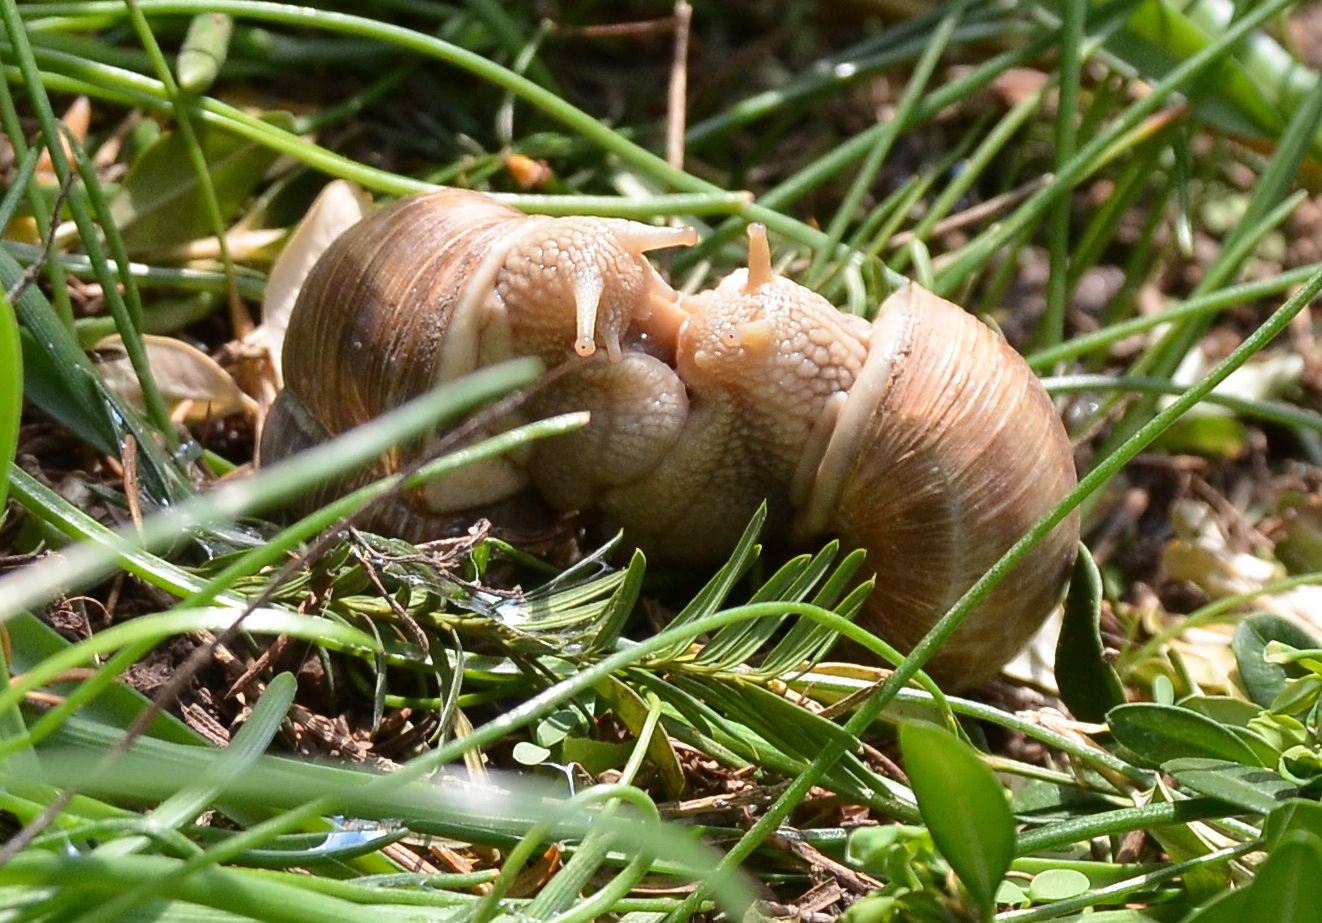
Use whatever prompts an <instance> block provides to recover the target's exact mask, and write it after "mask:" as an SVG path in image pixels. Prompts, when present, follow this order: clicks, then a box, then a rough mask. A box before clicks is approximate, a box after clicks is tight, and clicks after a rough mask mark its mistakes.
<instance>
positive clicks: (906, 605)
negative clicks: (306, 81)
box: [261, 190, 1079, 689]
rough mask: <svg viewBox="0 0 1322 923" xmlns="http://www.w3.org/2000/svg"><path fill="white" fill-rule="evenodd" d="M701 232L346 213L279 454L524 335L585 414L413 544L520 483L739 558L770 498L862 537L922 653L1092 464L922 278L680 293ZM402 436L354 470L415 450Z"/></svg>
mask: <svg viewBox="0 0 1322 923" xmlns="http://www.w3.org/2000/svg"><path fill="white" fill-rule="evenodd" d="M693 241H694V233H693V232H692V230H691V229H683V230H680V229H669V228H654V227H650V226H648V225H643V224H637V223H634V222H627V221H619V220H613V219H595V218H564V219H551V218H536V217H530V216H525V215H523V214H521V213H519V212H517V211H515V210H513V209H510V208H507V207H506V206H504V205H500V204H498V203H496V202H495V201H494V200H492V199H490V198H488V197H486V196H482V195H480V194H478V193H471V192H464V191H460V190H444V191H442V192H438V193H431V194H424V195H420V196H413V197H409V198H406V199H402V200H400V201H399V202H397V203H395V204H394V205H392V206H390V207H388V208H386V209H384V210H382V211H381V212H379V213H377V214H376V215H375V216H372V217H369V218H368V219H365V220H364V221H363V222H361V223H360V224H358V225H356V226H355V227H354V228H352V229H351V230H350V231H348V232H346V234H345V235H343V236H342V237H341V238H340V239H339V240H338V241H337V242H336V243H335V244H334V245H333V246H332V247H331V248H330V249H329V250H328V251H327V252H326V254H325V255H324V256H323V257H322V258H321V260H320V261H319V262H318V263H317V265H316V267H315V268H314V270H313V272H312V274H311V275H310V276H309V278H308V279H307V281H306V283H305V284H304V286H303V289H302V291H301V293H300V295H299V300H298V304H297V305H296V307H295V309H294V312H293V316H292V317H291V320H290V325H289V331H288V335H287V339H286V347H285V353H284V362H285V370H286V376H287V384H286V389H285V391H283V392H282V393H281V395H280V396H279V398H278V399H277V401H276V404H275V405H274V406H273V408H272V411H271V415H270V417H269V418H268V422H267V425H266V427H265V430H264V432H263V437H262V445H261V457H262V460H263V461H265V462H269V461H271V460H273V459H275V458H279V457H284V456H286V455H289V454H292V452H294V451H297V450H298V449H300V448H302V447H305V446H306V445H309V444H311V443H314V442H318V441H321V440H323V439H324V438H326V436H327V435H329V434H335V433H339V432H342V431H344V430H346V429H348V428H350V427H351V426H354V425H356V424H358V423H359V422H362V421H365V420H367V419H369V418H370V417H372V416H375V415H377V414H379V413H381V412H383V411H385V410H387V409H389V408H392V407H394V406H396V405H397V404H399V403H401V402H403V401H405V400H407V399H409V398H411V397H413V396H415V395H417V394H419V393H421V392H422V391H424V390H426V389H427V388H429V387H431V386H432V385H434V384H435V383H437V382H443V381H447V380H450V379H452V378H455V377H457V376H459V375H461V374H463V373H464V372H467V371H469V370H471V369H473V368H476V367H479V366H481V365H485V364H488V363H490V362H495V361H498V360H500V359H504V358H507V357H510V356H513V355H537V356H540V357H541V358H542V359H543V360H544V361H545V362H547V364H548V365H549V366H562V372H563V374H561V375H559V377H556V378H555V379H554V380H553V381H551V382H550V383H549V384H548V385H546V386H545V387H543V388H542V389H540V390H539V391H537V392H536V393H535V394H534V395H533V397H532V398H531V400H530V402H529V404H528V405H527V406H526V407H525V408H524V410H523V411H522V414H523V416H524V418H527V419H535V418H537V417H540V416H546V415H550V414H555V413H564V412H569V411H579V410H587V411H589V412H590V414H591V422H590V423H589V424H588V425H587V426H586V427H584V428H583V429H581V430H578V431H576V432H574V433H571V434H568V435H566V436H562V437H557V438H556V439H551V440H542V441H540V442H537V443H535V444H533V445H532V446H530V447H528V449H527V450H526V452H524V454H523V455H521V456H520V458H519V459H518V460H517V461H501V462H500V463H498V464H496V465H488V466H484V467H481V468H475V469H472V470H470V471H469V472H468V473H467V474H466V475H461V476H459V477H454V478H447V479H442V480H441V481H438V482H435V483H434V484H433V485H429V488H428V489H427V490H426V491H425V492H423V493H422V494H421V495H419V496H415V497H409V498H404V500H403V501H402V502H401V503H399V504H398V505H397V506H396V507H395V508H392V509H391V510H389V511H387V512H386V513H385V514H384V521H383V520H380V519H379V520H378V521H377V522H376V523H374V524H373V526H372V527H375V528H378V529H388V530H390V531H392V532H394V533H395V534H397V535H400V536H401V537H404V538H409V539H412V540H415V541H422V540H426V539H429V538H433V537H435V535H436V534H437V533H438V531H439V530H440V529H441V528H443V527H444V526H446V525H452V524H453V523H454V514H455V512H456V511H459V510H471V509H472V508H473V507H484V508H483V509H482V513H483V514H484V515H488V516H489V517H491V518H493V519H495V520H497V521H499V520H498V517H499V513H498V512H493V511H492V509H491V508H490V504H500V503H502V502H505V501H507V500H509V499H510V498H516V497H518V496H521V495H522V493H521V492H526V487H527V485H528V484H529V483H531V485H532V486H533V487H534V488H535V489H536V493H537V494H538V495H539V496H540V499H541V500H542V501H543V502H545V503H546V504H547V505H549V506H550V507H551V508H553V509H556V510H560V511H564V512H569V511H580V512H585V513H590V514H592V515H594V516H596V517H599V518H600V520H601V521H602V523H603V525H604V527H605V529H606V530H607V531H614V530H615V529H619V528H622V529H623V530H624V533H625V538H626V540H627V541H628V542H629V543H632V544H633V545H635V546H637V547H640V548H642V549H643V550H644V551H645V552H646V553H647V554H648V558H649V560H651V561H654V562H663V563H693V564H719V563H721V562H723V561H724V560H726V558H727V557H728V556H729V554H730V552H731V551H732V549H733V547H734V544H735V542H736V540H737V539H738V537H739V535H740V534H741V533H742V531H743V529H744V526H745V525H746V523H747V522H748V520H749V518H750V517H751V516H752V515H753V513H754V511H755V510H756V509H757V508H758V506H759V505H761V504H762V503H763V502H766V504H767V507H768V523H767V527H766V529H765V531H764V538H765V539H766V540H767V541H768V542H770V543H771V544H773V545H783V546H787V547H801V548H815V547H820V545H821V544H822V543H823V542H824V541H825V540H826V539H827V538H829V537H838V538H839V539H840V540H841V542H842V544H843V545H844V546H845V547H847V548H856V547H861V548H865V549H866V550H867V553H868V556H867V567H868V568H870V569H871V571H870V574H875V577H876V582H877V588H876V590H875V591H874V592H873V594H872V595H871V597H870V599H869V601H868V603H867V605H866V608H865V609H864V611H863V612H862V613H861V614H860V616H859V622H860V624H862V625H863V626H865V627H867V628H869V629H870V630H872V631H874V632H876V633H877V634H878V635H879V636H881V637H882V638H884V639H885V640H887V641H889V642H890V643H892V644H893V645H895V646H896V647H898V648H900V649H901V650H907V649H909V648H911V647H912V646H913V644H914V643H916V642H917V640H918V639H919V638H921V637H922V636H923V634H925V633H926V632H927V630H928V629H929V628H930V627H931V626H932V625H933V624H934V623H935V622H936V620H937V619H938V618H940V616H941V615H943V614H944V613H945V612H946V610H947V609H948V608H949V607H950V606H951V604H953V603H954V602H955V601H956V600H957V599H958V598H959V597H960V596H961V595H963V593H964V592H965V591H966V590H967V589H968V588H969V587H970V586H971V585H972V584H973V583H974V582H975V581H976V580H978V579H979V578H980V577H981V576H982V575H983V573H985V572H986V570H987V569H988V568H989V567H990V566H991V565H993V564H994V563H995V562H996V561H997V560H999V558H1000V557H1001V556H1002V555H1003V554H1004V552H1005V551H1006V550H1007V549H1008V548H1009V547H1010V546H1011V545H1013V544H1014V543H1015V542H1016V541H1017V540H1018V539H1019V538H1020V537H1021V536H1023V535H1024V534H1025V532H1027V531H1028V530H1029V529H1030V528H1031V527H1032V526H1033V525H1034V524H1035V523H1036V522H1038V521H1039V520H1040V519H1041V518H1042V516H1044V515H1045V514H1046V513H1047V512H1048V511H1049V510H1050V509H1051V508H1052V507H1053V506H1054V505H1055V504H1056V503H1057V502H1058V501H1059V500H1060V499H1061V498H1062V497H1064V495H1065V494H1066V493H1067V492H1068V491H1069V490H1070V489H1071V488H1072V487H1073V486H1074V484H1075V472H1074V464H1073V453H1072V450H1071V446H1070V443H1069V439H1068V437H1067V435H1066V433H1065V430H1064V428H1063V426H1062V424H1061V422H1060V420H1059V417H1058V416H1057V414H1056V412H1055V409H1054V407H1053V406H1052V404H1051V401H1050V399H1049V398H1048V396H1047V394H1046V392H1045V391H1044V390H1043V388H1042V386H1041V384H1040V382H1039V381H1038V379H1037V377H1036V376H1035V375H1034V374H1033V373H1032V371H1031V370H1030V369H1029V367H1028V365H1027V364H1026V363H1025V362H1024V360H1023V359H1022V357H1020V356H1019V354H1018V353H1016V352H1015V351H1014V350H1013V349H1011V348H1010V347H1009V346H1008V345H1007V344H1006V343H1005V341H1004V340H1003V339H1002V338H1001V337H1000V336H999V335H997V334H996V333H994V332H993V331H992V330H990V329H989V328H988V327H987V326H986V325H984V324H982V323H981V322H980V321H978V320H977V319H976V318H974V317H973V316H971V315H970V314H968V313H967V312H965V311H964V310H963V309H961V308H959V307H957V306H956V305H953V304H951V303H950V302H948V301H945V300H943V299H941V298H939V297H937V296H936V295H934V294H932V293H931V292H928V291H926V290H924V289H922V288H919V287H918V286H916V285H911V286H908V287H906V288H905V289H902V290H901V291H899V292H896V293H895V294H893V295H892V296H890V297H889V298H888V299H886V301H885V302H883V304H882V305H881V307H880V309H879V311H878V313H877V316H876V319H875V320H874V321H872V322H868V321H865V320H863V319H861V318H858V317H854V316H851V315H847V314H844V313H842V312H840V311H838V310H837V309H836V308H835V307H834V306H832V305H831V304H830V303H829V302H827V301H826V300H825V299H823V298H821V296H819V295H817V294H815V293H813V292H811V291H809V290H808V289H806V288H804V287H802V286H799V285H797V284H796V283H794V282H792V281H790V280H788V279H784V278H781V277H779V276H777V274H776V273H775V272H773V271H772V268H771V262H770V253H769V250H768V247H767V242H766V237H765V230H762V229H760V228H757V227H754V228H752V229H750V249H749V267H748V269H746V270H739V271H737V272H736V273H734V274H732V275H731V276H730V277H728V278H726V279H725V280H723V281H722V282H721V283H720V284H719V285H718V286H716V287H715V288H714V289H712V290H709V291H707V292H704V293H702V294H699V295H696V296H692V297H686V298H681V297H680V296H678V295H677V294H676V293H675V292H674V290H673V289H671V288H670V286H669V285H667V284H666V283H665V282H664V281H663V280H662V279H661V278H660V277H659V276H658V275H657V273H656V271H655V270H654V269H653V268H652V266H651V265H650V264H649V263H648V262H647V260H646V258H645V257H643V255H642V254H643V252H644V251H645V250H650V249H655V248H657V247H666V246H675V245H686V244H690V243H693ZM418 450H419V449H418V447H411V448H404V449H396V450H395V451H394V452H392V453H391V455H390V456H388V457H387V458H385V459H383V460H382V461H381V462H380V463H379V464H378V466H377V469H376V470H375V471H374V472H367V473H364V474H363V475H360V477H359V478H358V480H357V481H356V483H355V485H346V486H344V487H342V488H341V490H340V491H339V492H342V491H343V490H344V489H348V488H350V487H352V486H356V484H358V483H363V482H365V481H367V480H368V479H370V478H371V477H373V476H376V477H379V476H381V475H382V474H386V473H390V472H392V471H395V470H398V468H399V467H400V465H401V464H403V463H405V462H407V460H408V458H409V457H410V453H411V452H417V451H418ZM1078 530H1079V524H1078V520H1077V517H1070V518H1069V519H1067V520H1065V521H1064V522H1063V523H1061V524H1060V525H1059V526H1058V527H1057V528H1056V529H1055V530H1053V531H1052V532H1051V534H1050V535H1048V536H1047V538H1046V539H1045V540H1044V541H1042V542H1041V543H1040V544H1039V545H1038V546H1037V547H1036V548H1035V549H1034V550H1033V552H1032V553H1031V554H1029V555H1028V557H1027V558H1026V559H1025V560H1023V561H1022V562H1021V563H1020V564H1019V565H1018V566H1017V568H1016V569H1015V570H1014V571H1012V572H1011V573H1010V574H1009V575H1008V576H1007V577H1006V578H1005V579H1003V580H1002V581H1001V582H1000V583H999V584H998V586H997V588H996V589H995V590H994V591H993V592H992V593H991V595H990V596H989V597H988V598H987V599H985V600H984V601H983V603H981V604H980V605H979V606H978V607H977V608H976V609H975V610H974V611H973V612H972V613H971V614H970V616H969V617H968V618H967V619H966V621H965V622H964V624H963V625H962V626H961V627H960V629H959V631H958V632H957V633H956V634H955V635H954V636H953V637H952V638H951V639H950V641H949V643H948V644H947V645H946V646H945V647H943V648H942V650H941V651H940V652H939V653H938V655H937V657H936V658H935V659H934V660H933V661H932V662H931V663H930V664H929V671H930V672H932V673H933V674H934V675H935V676H936V677H937V678H938V679H939V680H941V681H942V682H943V683H944V684H946V685H947V686H949V687H950V688H952V689H958V688H965V687H968V686H971V685H974V684H976V683H978V682H980V681H982V680H984V679H986V678H988V677H990V676H992V675H994V674H995V673H996V672H997V671H998V670H999V669H1000V667H1001V666H1002V665H1003V664H1004V663H1005V662H1006V661H1007V660H1008V659H1009V658H1010V657H1011V656H1013V655H1014V653H1015V652H1016V651H1018V650H1019V648H1020V647H1022V645H1023V643H1024V642H1025V641H1026V640H1027V639H1028V638H1029V637H1030V636H1031V635H1032V634H1033V633H1034V632H1035V631H1036V630H1037V628H1038V627H1039V626H1040V625H1041V623H1042V622H1043V621H1044V620H1045V618H1046V616H1047V615H1048V614H1050V612H1051V611H1052V609H1053V608H1054V607H1055V606H1056V604H1057V603H1058V602H1059V598H1060V595H1061V592H1062V590H1063V587H1064V584H1065V582H1066V580H1067V579H1068V574H1069V571H1070V568H1071V565H1072V561H1073V557H1074V550H1075V546H1076V544H1077V540H1078Z"/></svg>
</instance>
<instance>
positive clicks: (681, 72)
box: [666, 0, 693, 170]
mask: <svg viewBox="0 0 1322 923" xmlns="http://www.w3.org/2000/svg"><path fill="white" fill-rule="evenodd" d="M692 22H693V7H692V6H690V5H689V3H688V0H677V2H676V3H675V57H674V61H673V62H672V63H671V66H670V88H669V91H668V93H667V96H666V104H667V105H666V163H668V164H670V165H671V166H672V167H674V168H675V169H676V170H683V169H684V131H685V127H686V125H687V123H688V84H689V31H690V26H691V24H692Z"/></svg>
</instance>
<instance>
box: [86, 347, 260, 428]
mask: <svg viewBox="0 0 1322 923" xmlns="http://www.w3.org/2000/svg"><path fill="white" fill-rule="evenodd" d="M142 341H143V345H144V346H145V347H146V349H147V362H148V364H149V365H150V366H151V370H152V375H153V377H155V379H156V386H157V387H158V388H159V389H160V391H161V396H162V397H164V398H165V402H166V403H167V404H168V405H169V406H170V410H171V416H172V417H174V418H175V419H176V420H183V421H185V422H198V421H201V420H206V419H214V418H216V417H225V416H229V415H230V414H232V413H256V411H257V404H256V402H255V401H254V400H253V399H252V398H251V397H249V396H248V395H246V394H244V393H243V391H241V390H240V389H239V386H238V385H237V384H235V383H234V379H233V378H232V377H230V374H229V372H227V371H225V370H224V369H223V368H221V367H220V366H219V365H217V364H216V362H215V360H213V359H212V358H211V357H210V356H208V355H207V354H206V353H204V352H202V351H201V350H199V349H196V348H194V347H192V346H189V345H188V344H187V343H185V342H184V341H183V340H176V339H175V338H173V337H163V336H151V335H145V336H143V338H142ZM95 348H96V350H97V352H99V353H101V354H102V356H101V359H100V361H99V362H98V363H97V369H98V370H99V371H100V372H101V377H102V378H104V379H105V382H106V384H107V385H108V386H109V387H110V389H111V390H112V391H114V392H115V393H116V394H118V395H119V396H120V397H122V398H123V399H124V400H126V401H128V402H129V403H132V404H134V405H136V406H139V407H141V406H142V404H143V397H142V386H141V385H140V384H139V382H138V376H137V375H136V374H135V373H134V371H133V366H132V364H131V363H130V362H129V360H128V356H127V355H126V354H125V353H124V343H123V340H122V339H121V338H120V337H119V335H118V334H115V335H114V336H108V337H106V338H105V339H104V340H101V341H100V342H99V343H97V344H96V347H95Z"/></svg>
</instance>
